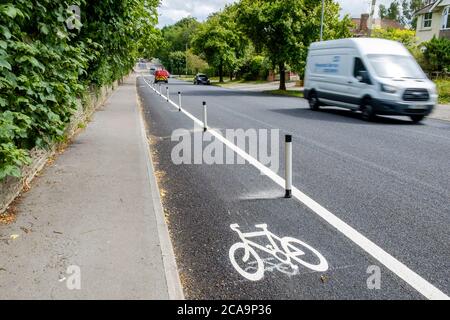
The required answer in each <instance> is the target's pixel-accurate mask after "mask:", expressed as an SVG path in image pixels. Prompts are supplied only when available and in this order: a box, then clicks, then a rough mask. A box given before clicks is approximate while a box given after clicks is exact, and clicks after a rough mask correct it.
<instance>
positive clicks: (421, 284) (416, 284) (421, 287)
mask: <svg viewBox="0 0 450 320" xmlns="http://www.w3.org/2000/svg"><path fill="white" fill-rule="evenodd" d="M143 80H144V82H145V83H146V84H147V85H148V86H149V87H150V88H151V89H152V90H153V91H155V92H156V90H155V89H153V88H152V87H151V85H150V84H149V83H148V82H147V81H146V80H145V78H143ZM163 98H165V97H164V96H163ZM170 104H171V105H173V106H174V107H175V108H177V109H178V106H177V105H176V104H175V103H174V102H172V101H170ZM182 112H183V113H184V114H185V115H187V116H188V117H189V118H191V119H192V120H193V121H194V122H196V123H198V124H199V125H203V122H202V121H200V120H198V119H197V118H195V117H194V116H193V115H192V114H190V113H189V112H187V111H186V110H185V109H182ZM208 131H209V133H210V134H211V135H213V136H214V137H215V138H216V139H218V140H219V141H221V142H222V143H223V144H224V145H226V146H227V147H229V148H230V149H231V150H233V151H234V152H235V153H236V154H238V155H239V156H241V157H242V158H244V159H245V160H247V161H248V162H249V163H250V164H251V165H253V166H254V167H255V168H257V169H258V170H259V171H261V172H262V173H264V174H265V175H266V176H268V177H269V178H270V179H272V180H273V181H274V182H275V183H276V184H278V185H279V186H280V187H282V188H284V183H285V181H284V179H283V178H282V177H280V176H279V175H278V174H276V173H275V172H273V171H272V170H270V169H269V168H268V167H266V166H264V165H263V164H262V163H260V162H259V161H258V160H257V159H255V158H253V157H252V156H250V155H249V154H248V153H247V152H245V151H244V150H242V149H240V148H238V147H237V146H236V145H235V144H233V143H232V142H231V141H229V140H227V139H226V138H225V137H224V136H223V135H222V134H221V133H220V132H218V131H216V130H211V129H210V130H208ZM292 196H293V197H294V198H296V199H297V200H298V201H300V202H302V203H303V204H304V205H306V206H307V207H308V208H309V209H311V210H312V211H313V212H315V213H316V214H317V215H318V216H320V217H321V218H322V219H324V220H325V221H327V222H328V223H329V224H330V225H332V226H333V227H334V228H335V229H337V230H338V231H339V232H341V233H342V234H343V235H345V236H346V237H347V238H348V239H350V240H351V241H353V242H354V243H355V244H356V245H358V246H359V247H360V248H361V249H363V250H364V251H366V252H367V253H368V254H370V255H371V256H372V257H374V258H375V259H376V260H378V261H379V262H380V263H382V264H383V265H384V266H385V267H386V268H388V269H389V270H391V271H392V272H393V273H395V274H396V275H397V276H398V277H399V278H401V279H403V280H404V281H405V282H406V283H408V284H409V285H410V286H411V287H413V288H414V289H415V290H416V291H418V292H419V293H420V294H422V295H423V296H424V297H426V298H427V299H430V300H450V297H449V296H447V295H446V294H445V293H444V292H442V291H440V290H439V289H438V288H436V287H435V286H434V285H432V284H431V283H430V282H428V281H427V280H425V279H424V278H422V277H421V276H419V275H418V274H417V273H415V272H414V271H413V270H411V269H410V268H408V267H407V266H406V265H405V264H403V263H402V262H400V261H399V260H397V259H396V258H394V257H393V256H392V255H390V254H389V253H387V252H386V251H385V250H383V249H382V248H381V247H379V246H378V245H376V244H375V243H374V242H372V241H371V240H369V239H368V238H366V237H365V236H364V235H362V234H361V233H360V232H358V231H357V230H355V229H354V228H353V227H351V226H350V225H348V224H347V223H345V222H344V221H343V220H341V219H340V218H338V217H337V216H336V215H334V214H333V213H331V212H330V211H328V210H327V209H325V208H324V207H323V206H321V205H320V204H319V203H317V202H316V201H314V200H313V199H311V198H310V197H309V196H307V195H306V194H304V193H303V192H301V191H300V190H299V189H297V188H296V187H294V186H293V187H292Z"/></svg>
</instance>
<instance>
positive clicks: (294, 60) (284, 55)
mask: <svg viewBox="0 0 450 320" xmlns="http://www.w3.org/2000/svg"><path fill="white" fill-rule="evenodd" d="M321 8H322V7H321V1H320V0H241V1H240V3H239V14H238V22H239V25H240V26H241V28H242V29H243V31H244V32H245V34H246V35H247V36H248V37H249V38H250V39H251V40H252V42H253V44H254V45H255V48H256V49H257V50H258V51H264V53H265V54H266V55H267V56H268V58H269V59H270V61H271V62H272V64H273V65H276V66H278V68H279V70H280V90H286V77H285V70H286V64H289V65H291V66H293V67H294V68H295V69H296V70H298V71H301V72H303V69H304V65H305V61H306V55H307V49H308V47H309V45H310V44H311V42H313V41H317V40H318V39H319V30H320V17H321ZM325 8H326V10H325V19H324V39H335V38H341V37H349V36H350V27H351V25H352V24H351V20H350V19H349V17H348V16H346V17H345V18H344V19H343V20H341V21H340V20H339V5H338V4H337V3H336V2H334V1H332V0H327V1H326V4H325Z"/></svg>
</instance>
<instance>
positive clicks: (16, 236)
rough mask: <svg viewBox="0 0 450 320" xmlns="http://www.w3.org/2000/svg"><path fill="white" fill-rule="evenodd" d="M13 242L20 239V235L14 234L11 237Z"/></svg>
mask: <svg viewBox="0 0 450 320" xmlns="http://www.w3.org/2000/svg"><path fill="white" fill-rule="evenodd" d="M9 237H10V238H11V239H12V240H16V239H17V238H18V237H20V235H18V234H12V235H10V236H9Z"/></svg>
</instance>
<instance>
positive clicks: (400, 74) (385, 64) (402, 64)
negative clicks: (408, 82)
mask: <svg viewBox="0 0 450 320" xmlns="http://www.w3.org/2000/svg"><path fill="white" fill-rule="evenodd" d="M368 58H369V61H370V64H371V65H372V67H373V68H374V69H375V72H376V74H377V75H378V76H379V77H381V78H405V79H425V78H426V76H425V74H424V73H423V71H422V69H421V68H420V67H419V65H418V64H417V62H416V61H415V60H414V59H413V58H412V57H408V56H399V55H381V54H372V55H368Z"/></svg>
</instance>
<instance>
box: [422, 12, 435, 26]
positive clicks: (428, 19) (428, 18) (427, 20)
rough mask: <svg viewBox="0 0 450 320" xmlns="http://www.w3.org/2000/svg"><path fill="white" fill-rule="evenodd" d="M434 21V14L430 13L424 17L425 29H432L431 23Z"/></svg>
mask: <svg viewBox="0 0 450 320" xmlns="http://www.w3.org/2000/svg"><path fill="white" fill-rule="evenodd" d="M432 20H433V12H428V13H425V14H424V15H423V27H424V28H431V21H432Z"/></svg>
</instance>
